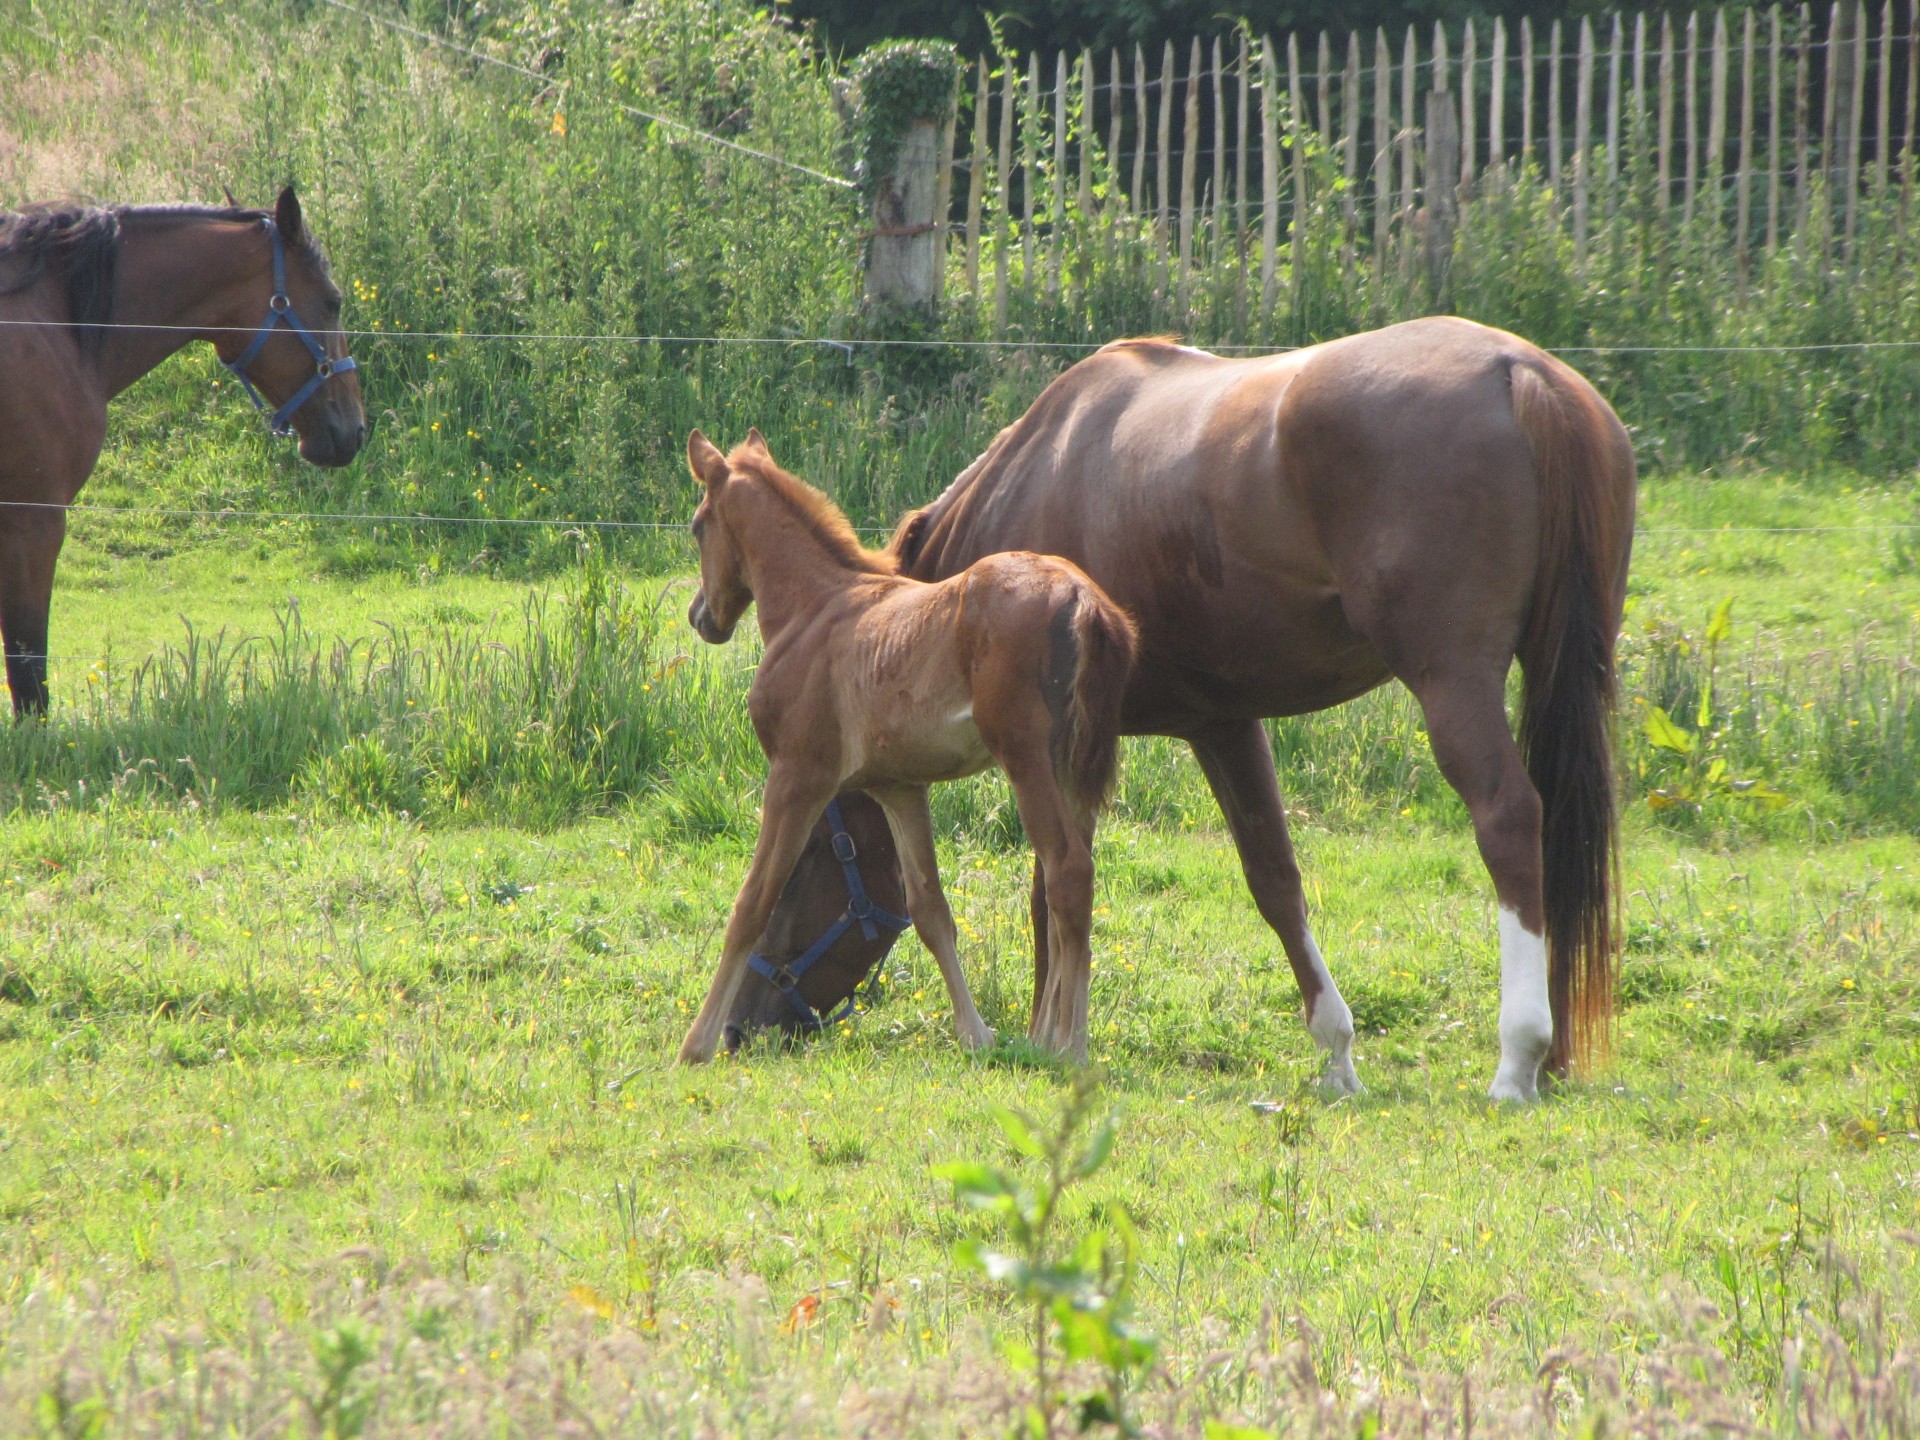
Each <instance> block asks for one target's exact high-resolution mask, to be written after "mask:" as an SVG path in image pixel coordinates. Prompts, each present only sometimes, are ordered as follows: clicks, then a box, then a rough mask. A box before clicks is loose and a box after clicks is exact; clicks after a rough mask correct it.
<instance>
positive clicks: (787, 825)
mask: <svg viewBox="0 0 1920 1440" xmlns="http://www.w3.org/2000/svg"><path fill="white" fill-rule="evenodd" d="M836 778H837V777H835V776H833V775H828V774H820V773H816V772H814V771H812V770H808V771H806V772H798V771H795V770H792V769H786V768H783V767H781V766H779V765H777V764H776V765H775V766H774V767H773V768H772V769H770V770H769V771H768V773H767V789H766V796H765V798H764V799H763V800H762V801H761V804H760V837H759V839H758V840H756V841H755V842H754V846H753V861H752V863H751V864H749V865H748V866H747V880H746V883H745V884H744V885H742V886H741V887H740V894H739V896H738V897H737V898H736V899H735V900H734V902H733V914H732V915H731V916H730V917H729V918H728V920H727V934H726V939H725V940H724V941H722V942H721V947H720V964H719V967H718V968H717V969H716V970H715V971H714V975H713V984H712V985H711V986H710V987H709V988H708V990H707V998H706V1002H705V1003H704V1004H702V1005H701V1007H700V1013H699V1014H698V1015H696V1016H695V1017H694V1021H693V1025H692V1027H691V1028H690V1029H689V1030H688V1031H687V1038H686V1039H685V1040H683V1041H682V1042H681V1044H680V1063H681V1064H682V1065H699V1064H703V1063H704V1062H706V1061H708V1060H711V1059H712V1058H713V1052H714V1051H715V1050H717V1049H719V1047H720V1039H721V1033H722V1031H723V1029H724V1028H725V1026H726V1023H727V1016H728V1014H729V1013H730V1012H731V1011H732V1009H733V997H734V993H735V992H736V991H737V990H738V989H739V988H740V981H741V980H742V979H743V978H744V977H745V975H746V973H747V956H748V955H749V954H751V953H752V951H753V942H754V941H755V940H756V939H757V938H758V937H759V936H760V934H761V933H762V932H763V931H765V930H766V928H767V921H768V920H769V919H770V918H771V917H772V915H773V907H774V903H775V902H776V901H777V900H779V898H780V890H781V888H782V887H783V886H784V885H785V884H786V883H787V879H788V877H789V876H791V875H792V874H793V867H794V865H795V864H797V863H798V862H799V859H800V852H801V851H802V850H803V849H805V848H806V843H807V835H808V834H809V833H810V832H811V831H812V829H813V822H814V821H816V820H818V819H819V818H820V812H821V811H823V810H825V809H826V808H827V801H829V800H831V799H832V798H833V794H834V791H835V789H836V788H837V787H836V785H835V780H836Z"/></svg>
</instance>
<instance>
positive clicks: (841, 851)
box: [833, 830, 860, 865]
mask: <svg viewBox="0 0 1920 1440" xmlns="http://www.w3.org/2000/svg"><path fill="white" fill-rule="evenodd" d="M859 854H860V852H859V851H858V850H857V849H855V848H854V844H853V836H851V835H849V834H848V833H847V832H846V831H844V830H836V831H834V832H833V858H834V859H836V860H838V861H839V862H840V863H841V864H842V865H851V864H852V863H853V862H854V860H855V859H856V858H858V856H859Z"/></svg>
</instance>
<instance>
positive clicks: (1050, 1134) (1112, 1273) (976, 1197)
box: [935, 1071, 1157, 1436]
mask: <svg viewBox="0 0 1920 1440" xmlns="http://www.w3.org/2000/svg"><path fill="white" fill-rule="evenodd" d="M992 1113H993V1118H994V1120H995V1122H996V1123H998V1125H999V1126H1000V1130H1001V1133H1002V1134H1004V1135H1005V1136H1006V1138H1007V1142H1008V1144H1010V1145H1012V1147H1013V1148H1014V1150H1015V1151H1016V1152H1018V1153H1019V1154H1020V1155H1022V1156H1024V1157H1025V1158H1026V1159H1027V1160H1029V1161H1032V1162H1035V1164H1037V1166H1038V1168H1039V1174H1038V1176H1037V1177H1034V1178H1032V1179H1029V1178H1027V1177H1025V1176H1022V1175H1020V1174H1017V1173H1010V1172H1008V1171H1006V1170H1001V1169H998V1168H996V1167H994V1166H992V1165H988V1164H984V1163H981V1162H977V1161H961V1162H958V1163H956V1164H951V1165H942V1166H940V1167H938V1168H937V1169H936V1171H935V1173H936V1174H937V1175H938V1176H939V1177H940V1178H941V1179H943V1180H946V1181H948V1182H950V1183H951V1184H952V1186H953V1190H954V1195H955V1197H956V1198H957V1199H959V1200H961V1201H962V1202H964V1203H966V1204H968V1205H971V1206H972V1207H974V1208H975V1209H977V1210H982V1211H985V1212H986V1213H987V1214H988V1215H991V1216H993V1217H994V1218H995V1219H997V1220H998V1221H1000V1222H1001V1224H1002V1225H1003V1226H1004V1228H1005V1231H1006V1235H1007V1238H1008V1240H1010V1241H1011V1242H1012V1246H1011V1249H1007V1250H999V1249H995V1248H993V1247H992V1246H990V1245H989V1244H987V1243H986V1242H985V1241H983V1240H979V1239H969V1240H964V1241H962V1242H961V1243H960V1245H959V1246H958V1247H957V1250H956V1254H957V1256H958V1258H959V1260H960V1263H961V1264H963V1265H966V1266H968V1267H970V1268H972V1269H974V1270H977V1271H979V1272H980V1273H981V1274H983V1275H985V1276H986V1277H987V1278H988V1279H989V1280H991V1281H993V1282H994V1283H995V1284H997V1285H999V1286H1000V1287H1001V1288H1002V1289H1003V1290H1004V1291H1005V1292H1006V1293H1007V1294H1008V1295H1009V1296H1010V1297H1011V1298H1012V1299H1013V1300H1014V1301H1015V1302H1016V1303H1018V1304H1020V1305H1022V1306H1024V1307H1026V1308H1027V1310H1028V1313H1029V1316H1030V1323H1029V1329H1028V1334H1027V1336H1026V1338H1025V1339H1018V1340H1016V1339H1012V1338H1009V1339H1007V1340H1005V1341H1003V1342H1002V1350H1003V1352H1004V1353H1005V1354H1006V1356H1007V1358H1008V1359H1009V1360H1010V1361H1012V1362H1013V1364H1014V1365H1015V1366H1017V1367H1018V1368H1020V1369H1022V1370H1026V1371H1029V1372H1031V1374H1032V1376H1033V1399H1032V1402H1031V1404H1029V1405H1028V1407H1027V1412H1026V1417H1025V1428H1026V1432H1027V1433H1028V1434H1029V1435H1033V1436H1051V1435H1052V1434H1053V1430H1054V1417H1055V1415H1056V1414H1057V1413H1058V1412H1059V1411H1060V1410H1061V1409H1062V1408H1063V1407H1066V1406H1069V1405H1070V1406H1071V1407H1072V1409H1073V1412H1074V1415H1075V1417H1076V1420H1077V1423H1078V1426H1079V1428H1080V1429H1081V1430H1083V1431H1084V1430H1087V1429H1089V1428H1091V1427H1092V1426H1094V1425H1097V1424H1106V1425H1110V1426H1112V1427H1114V1428H1115V1429H1116V1430H1118V1431H1120V1432H1121V1433H1122V1434H1129V1435H1130V1434H1133V1433H1134V1426H1133V1425H1132V1423H1131V1422H1130V1421H1129V1420H1128V1418H1127V1412H1126V1394H1127V1387H1128V1383H1129V1382H1130V1380H1131V1379H1132V1378H1133V1377H1135V1376H1137V1375H1138V1374H1140V1373H1141V1372H1142V1371H1144V1370H1145V1369H1146V1368H1147V1367H1148V1366H1149V1365H1151V1364H1152V1363H1153V1359H1154V1356H1155V1354H1156V1353H1157V1342H1156V1341H1155V1340H1154V1338H1153V1337H1152V1336H1151V1335H1149V1334H1148V1333H1147V1332H1146V1331H1144V1330H1142V1329H1141V1328H1140V1327H1139V1326H1137V1325H1136V1324H1134V1322H1133V1305H1132V1286H1133V1276H1134V1268H1135V1259H1136V1255H1137V1253H1138V1249H1139V1243H1138V1239H1137V1237H1136V1235H1135V1233H1134V1228H1133V1222H1132V1221H1131V1219H1130V1218H1129V1217H1128V1215H1127V1212H1126V1211H1125V1210H1124V1209H1123V1208H1121V1207H1119V1206H1117V1205H1114V1206H1108V1207H1106V1208H1105V1210H1104V1211H1103V1214H1104V1216H1105V1218H1106V1219H1107V1220H1108V1221H1109V1222H1110V1223H1111V1225H1112V1229H1111V1230H1108V1229H1105V1228H1103V1227H1098V1226H1096V1227H1093V1228H1090V1229H1088V1230H1087V1231H1086V1232H1085V1233H1084V1234H1083V1235H1082V1236H1081V1237H1080V1239H1079V1240H1078V1242H1069V1241H1068V1240H1067V1239H1066V1238H1064V1237H1063V1235H1062V1233H1061V1226H1060V1219H1061V1205H1062V1201H1063V1200H1064V1198H1065V1197H1066V1195H1067V1194H1068V1192H1069V1191H1070V1190H1072V1189H1073V1188H1074V1187H1075V1186H1077V1185H1079V1184H1080V1183H1081V1182H1083V1181H1085V1180H1086V1179H1087V1178H1088V1177H1090V1176H1091V1175H1093V1174H1094V1173H1095V1172H1096V1171H1097V1170H1099V1169H1100V1167H1101V1166H1102V1165H1104V1164H1105V1163H1106V1161H1107V1157H1108V1156H1109V1155H1110V1154H1111V1153H1112V1150H1113V1141H1114V1135H1115V1132H1116V1126H1117V1121H1116V1117H1115V1116H1114V1114H1113V1113H1112V1112H1111V1111H1107V1112H1105V1113H1104V1114H1103V1113H1100V1085H1099V1079H1098V1077H1097V1076H1096V1075H1095V1074H1093V1073H1092V1072H1090V1071H1080V1072H1078V1073H1076V1074H1075V1075H1074V1076H1073V1078H1072V1080H1071V1082H1070V1083H1069V1088H1068V1091H1067V1094H1066V1098H1065V1099H1064V1101H1063V1102H1062V1104H1061V1107H1060V1110H1059V1113H1058V1114H1057V1115H1056V1116H1054V1117H1053V1119H1052V1120H1051V1122H1050V1123H1048V1124H1046V1125H1044V1126H1043V1125H1040V1124H1037V1123H1036V1122H1035V1121H1034V1120H1033V1119H1032V1118H1031V1117H1030V1116H1028V1115H1025V1114H1023V1113H1022V1112H1020V1111H1018V1110H1011V1109H1008V1108H1006V1107H1004V1106H999V1105H996V1106H994V1107H993V1111H992ZM1075 1362H1091V1363H1092V1364H1094V1365H1096V1366H1097V1367H1098V1368H1099V1369H1100V1371H1101V1372H1102V1374H1103V1377H1104V1380H1103V1384H1102V1386H1101V1388H1099V1389H1096V1390H1091V1391H1088V1392H1086V1393H1085V1394H1082V1395H1080V1396H1078V1397H1074V1396H1070V1395H1069V1394H1067V1393H1066V1389H1065V1381H1066V1376H1065V1374H1064V1373H1063V1368H1062V1367H1063V1366H1064V1365H1067V1364H1072V1363H1075Z"/></svg>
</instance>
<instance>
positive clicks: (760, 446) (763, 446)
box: [747, 425, 773, 460]
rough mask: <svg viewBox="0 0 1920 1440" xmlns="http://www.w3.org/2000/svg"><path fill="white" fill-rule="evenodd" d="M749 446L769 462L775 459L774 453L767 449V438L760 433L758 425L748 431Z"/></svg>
mask: <svg viewBox="0 0 1920 1440" xmlns="http://www.w3.org/2000/svg"><path fill="white" fill-rule="evenodd" d="M747 444H749V445H751V446H752V447H753V448H754V449H756V450H758V451H759V452H760V453H761V454H762V455H764V456H766V457H767V458H768V459H769V460H771V459H772V458H773V451H771V450H769V449H768V448H767V437H766V436H764V435H762V434H761V433H760V427H759V426H758V425H756V426H754V427H753V428H752V429H751V430H749V431H747Z"/></svg>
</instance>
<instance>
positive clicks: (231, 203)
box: [220, 185, 240, 210]
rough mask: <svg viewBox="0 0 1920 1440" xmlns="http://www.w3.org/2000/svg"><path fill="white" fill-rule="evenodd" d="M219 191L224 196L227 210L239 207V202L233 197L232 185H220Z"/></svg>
mask: <svg viewBox="0 0 1920 1440" xmlns="http://www.w3.org/2000/svg"><path fill="white" fill-rule="evenodd" d="M220 193H221V194H222V195H224V196H225V197H226V200H227V208H228V209H229V210H238V209H239V208H240V202H239V201H238V200H236V199H234V198H233V187H232V186H231V185H222V186H221V187H220Z"/></svg>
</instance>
